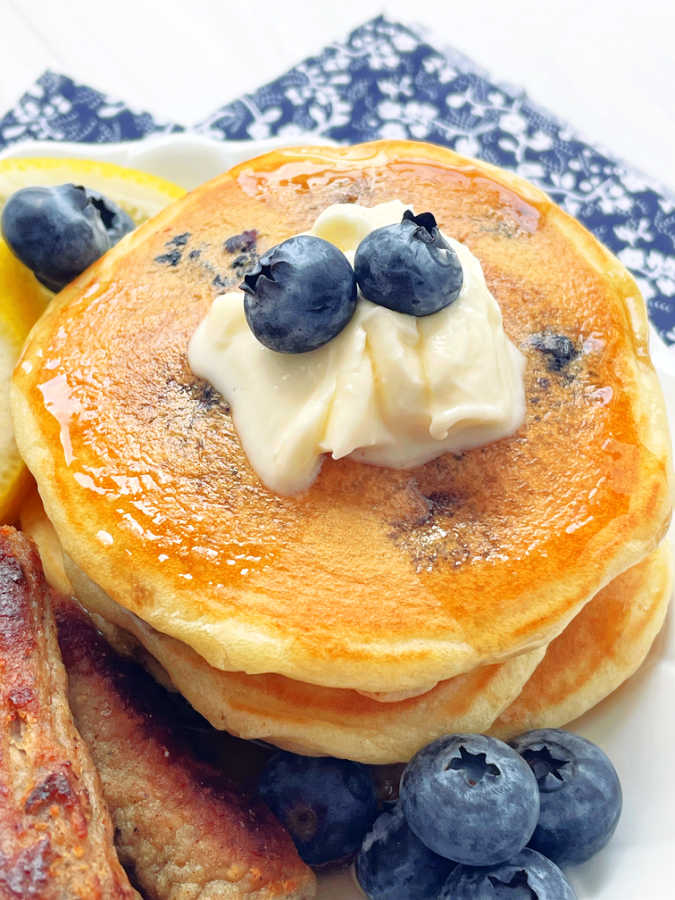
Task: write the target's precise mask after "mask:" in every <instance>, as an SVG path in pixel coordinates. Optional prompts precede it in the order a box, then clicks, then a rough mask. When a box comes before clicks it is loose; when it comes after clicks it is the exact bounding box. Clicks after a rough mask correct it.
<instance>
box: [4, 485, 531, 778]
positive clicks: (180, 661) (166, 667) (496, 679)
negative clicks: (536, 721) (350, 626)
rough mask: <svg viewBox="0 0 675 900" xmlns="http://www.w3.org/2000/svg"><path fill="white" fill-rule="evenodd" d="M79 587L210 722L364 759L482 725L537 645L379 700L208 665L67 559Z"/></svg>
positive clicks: (26, 511)
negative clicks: (427, 687)
mask: <svg viewBox="0 0 675 900" xmlns="http://www.w3.org/2000/svg"><path fill="white" fill-rule="evenodd" d="M21 522H22V526H23V527H24V529H26V531H27V532H28V534H30V536H31V537H32V538H33V540H34V541H35V542H36V544H37V546H38V550H39V552H40V556H41V557H42V560H43V564H44V567H45V572H46V573H47V577H48V578H49V577H50V574H51V575H52V577H54V575H55V577H56V579H57V582H58V583H59V584H61V583H62V582H63V579H66V581H67V584H68V589H67V593H71V592H72V587H71V583H70V581H69V580H68V579H67V577H66V574H65V571H64V569H63V558H62V551H61V547H60V545H59V542H58V538H57V537H56V532H55V531H54V529H53V527H52V525H51V523H50V522H49V519H47V517H46V515H45V513H44V509H43V508H42V505H41V503H40V498H39V497H38V496H37V495H34V496H33V497H31V498H29V500H28V501H27V502H26V503H25V504H24V506H23V508H22V510H21ZM68 569H69V572H70V574H71V575H72V578H73V583H74V585H75V589H76V591H75V592H76V594H77V597H78V599H79V600H80V602H81V603H83V604H84V605H85V606H86V607H87V609H88V611H89V613H90V614H91V615H92V617H93V619H94V621H95V623H96V625H97V627H98V628H99V629H100V630H101V631H102V632H103V634H104V635H105V637H106V638H107V639H108V641H109V642H110V643H111V644H112V645H113V646H114V647H115V648H116V649H117V650H118V652H120V653H123V654H124V655H126V656H132V657H134V658H136V659H137V660H138V661H139V662H140V663H141V664H142V665H143V666H145V667H146V668H147V669H149V671H150V672H151V673H152V674H153V675H154V676H155V678H156V679H157V680H158V681H160V682H161V683H162V684H164V685H166V686H168V687H169V686H170V687H173V689H175V690H178V691H180V692H181V693H182V694H183V696H184V697H185V698H186V699H187V700H189V702H190V703H191V704H192V705H193V706H194V708H195V709H197V710H198V711H199V712H201V713H202V715H204V716H205V717H206V718H207V719H209V721H210V722H211V724H212V725H214V726H215V727H216V728H220V729H226V730H227V731H230V732H231V733H233V734H236V735H238V736H239V737H244V738H250V739H259V740H266V741H269V742H270V743H274V744H277V745H278V746H281V747H285V748H287V749H289V750H296V751H298V752H304V753H309V754H312V753H316V754H321V753H323V754H331V755H333V754H336V753H337V754H338V755H341V756H344V757H349V758H353V759H357V760H359V761H361V762H372V763H386V762H399V761H405V760H408V759H409V758H410V757H411V756H412V755H413V754H414V753H415V752H416V751H417V750H419V749H420V747H423V746H424V745H425V744H427V743H428V742H429V741H431V740H433V739H434V738H436V737H439V736H440V735H442V734H447V733H449V732H453V731H463V732H480V731H485V730H487V729H488V728H489V726H490V725H491V724H492V723H493V722H494V720H495V718H496V717H497V715H498V714H499V713H500V712H501V711H502V710H503V709H505V708H506V707H507V706H508V705H509V703H510V702H511V701H512V700H513V699H514V698H515V697H516V696H517V695H518V693H519V692H520V690H521V689H522V687H523V685H524V684H525V683H526V682H527V680H528V678H530V676H531V675H532V673H533V672H534V670H535V667H536V666H537V665H538V663H539V661H540V660H541V658H542V656H543V654H544V648H543V647H541V648H538V649H536V650H532V651H530V652H529V653H524V654H521V655H520V656H517V657H514V658H513V659H512V660H508V661H507V662H504V663H501V664H495V665H492V666H483V667H481V668H478V669H474V670H473V671H472V672H470V673H468V674H466V675H458V676H456V677H455V678H452V679H450V680H448V681H446V682H441V683H440V684H439V685H437V686H436V687H435V688H434V689H432V690H431V691H429V692H428V693H426V694H425V695H424V696H419V697H414V698H410V699H408V700H405V701H401V702H396V703H382V702H377V701H375V700H373V699H370V698H368V697H364V696H362V695H360V694H359V693H357V692H356V691H350V690H342V689H335V688H324V687H319V686H316V685H311V684H306V683H302V682H297V681H293V680H291V679H289V678H284V677H283V676H281V675H244V674H243V673H241V672H223V671H222V670H220V669H214V668H213V667H212V666H210V665H209V664H208V663H207V662H206V661H205V660H204V659H202V658H201V657H200V656H199V655H198V654H197V653H195V652H194V650H192V649H190V647H188V646H187V645H185V644H183V643H181V642H180V641H177V640H175V639H174V638H170V637H168V636H167V635H165V634H161V633H160V632H158V631H155V629H153V628H150V627H149V626H148V625H147V624H146V623H145V622H143V621H142V620H141V619H139V618H138V616H135V615H133V614H132V613H130V612H129V611H128V610H126V609H124V608H123V607H121V606H119V605H118V604H116V603H113V602H112V601H111V600H110V598H108V597H106V596H105V594H103V592H102V591H101V590H100V588H98V587H97V586H96V585H95V584H94V583H93V582H92V581H91V580H90V579H88V578H87V577H86V575H84V574H83V573H82V572H81V571H79V570H78V569H77V568H75V567H73V565H72V563H70V562H69V565H68Z"/></svg>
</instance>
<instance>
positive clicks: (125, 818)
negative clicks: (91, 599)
mask: <svg viewBox="0 0 675 900" xmlns="http://www.w3.org/2000/svg"><path fill="white" fill-rule="evenodd" d="M56 621H57V626H58V637H59V644H60V646H61V651H62V653H63V659H64V663H65V666H66V671H67V672H68V698H69V700H70V706H71V709H72V710H73V715H74V717H75V721H76V722H77V726H78V729H79V731H80V733H81V735H82V737H83V738H84V739H85V741H86V742H87V744H88V745H89V747H90V748H91V753H92V756H93V758H94V762H95V764H96V767H97V769H98V772H99V775H100V777H101V781H102V783H103V793H104V796H105V799H106V803H107V804H108V808H109V810H110V814H111V817H112V821H113V825H114V827H115V842H116V846H117V851H118V853H119V855H120V859H121V860H122V862H123V863H124V865H125V866H126V867H127V869H128V870H129V871H130V872H132V873H133V877H134V881H135V883H136V884H137V885H138V887H139V888H140V890H141V891H142V892H143V895H144V896H145V897H147V898H150V900H155V898H156V900H163V898H181V897H185V898H192V897H201V898H209V900H273V898H279V900H281V898H285V900H308V898H311V897H314V896H315V893H316V879H315V876H314V874H313V873H312V871H311V870H310V869H309V868H308V867H307V866H306V865H305V864H304V863H303V862H302V861H301V860H300V858H299V856H298V854H297V851H296V849H295V846H294V845H293V842H292V840H291V838H290V836H289V834H288V832H286V831H285V830H284V829H283V828H282V827H281V825H280V824H279V822H278V821H277V820H276V819H275V818H274V816H273V815H272V813H271V812H270V811H269V810H268V809H267V807H265V806H264V805H263V804H262V803H261V802H260V800H258V799H256V798H253V797H251V796H248V795H247V794H245V793H243V792H242V791H241V790H240V789H239V788H238V787H237V786H235V784H234V783H233V782H231V781H230V780H228V778H227V777H226V776H224V775H223V774H222V772H219V771H217V770H216V769H215V768H213V767H212V766H210V765H208V764H207V763H206V762H204V761H202V760H199V759H198V758H197V757H196V756H195V755H194V752H193V751H192V750H191V749H190V747H189V745H188V743H187V740H186V738H185V737H184V736H183V735H181V734H180V732H179V731H178V730H177V729H176V727H175V708H174V707H172V706H171V705H170V704H169V703H168V702H167V697H166V694H165V692H164V691H163V690H162V688H160V687H159V686H158V685H157V684H156V683H155V682H154V681H153V680H152V678H151V677H150V676H149V675H148V674H147V673H146V672H145V671H144V670H143V669H141V668H140V666H138V665H136V664H135V663H133V662H130V661H129V660H123V659H122V658H121V657H120V656H118V655H117V654H116V653H115V652H114V651H113V650H112V649H111V648H110V647H109V646H108V644H107V643H106V641H105V640H104V639H103V638H102V637H101V635H100V634H99V633H98V632H97V631H96V629H95V628H94V626H93V625H92V623H91V621H90V620H89V617H88V616H87V615H86V613H84V612H83V611H82V610H81V609H80V608H79V607H78V606H76V605H75V604H74V603H73V602H72V601H70V600H62V601H61V602H60V603H59V604H58V605H57V607H56Z"/></svg>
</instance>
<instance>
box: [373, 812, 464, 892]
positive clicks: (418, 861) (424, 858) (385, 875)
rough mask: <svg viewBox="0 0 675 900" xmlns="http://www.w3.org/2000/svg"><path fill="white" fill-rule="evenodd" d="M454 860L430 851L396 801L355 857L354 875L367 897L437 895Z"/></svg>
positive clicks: (378, 821) (383, 815)
mask: <svg viewBox="0 0 675 900" xmlns="http://www.w3.org/2000/svg"><path fill="white" fill-rule="evenodd" d="M454 866H455V863H453V862H451V861H450V860H449V859H445V858H444V857H442V856H438V855H437V854H436V853H433V852H432V851H431V850H429V848H428V847H427V846H426V844H423V843H422V841H420V840H419V838H417V837H416V836H415V835H414V834H413V833H412V831H411V830H410V828H409V827H408V824H407V823H406V820H405V817H404V815H403V810H402V809H401V807H400V806H399V805H397V806H394V807H393V808H392V809H391V810H389V811H388V812H384V813H382V815H381V816H379V817H378V818H377V819H376V820H375V823H374V824H373V827H372V829H371V830H370V831H369V832H368V834H367V835H366V837H365V839H364V841H363V844H362V846H361V849H360V851H359V854H358V856H357V857H356V878H357V880H358V882H359V884H360V885H361V887H362V888H363V890H364V892H365V893H366V894H367V895H368V897H370V900H429V898H433V897H437V896H438V893H439V891H440V889H441V888H442V887H443V885H444V884H445V881H446V879H447V877H448V875H449V874H450V872H451V871H452V869H453V868H454Z"/></svg>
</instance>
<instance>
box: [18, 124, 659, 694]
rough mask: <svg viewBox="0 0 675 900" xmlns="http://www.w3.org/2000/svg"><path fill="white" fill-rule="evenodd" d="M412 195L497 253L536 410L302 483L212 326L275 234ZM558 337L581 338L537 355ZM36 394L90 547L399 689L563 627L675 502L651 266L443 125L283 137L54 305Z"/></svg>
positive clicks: (30, 347) (55, 464) (297, 670)
mask: <svg viewBox="0 0 675 900" xmlns="http://www.w3.org/2000/svg"><path fill="white" fill-rule="evenodd" d="M394 197H398V198H400V199H402V200H403V201H404V202H410V203H411V204H412V205H414V207H415V208H416V210H418V211H422V210H427V209H428V210H431V211H433V212H434V214H435V215H436V218H437V220H438V222H439V225H440V227H441V228H442V229H443V231H444V232H445V233H447V234H449V235H452V236H453V237H456V238H457V239H459V240H461V241H463V242H465V243H466V244H467V245H468V246H469V248H470V249H471V250H472V251H473V253H474V254H475V255H476V256H477V257H478V259H479V260H480V261H481V263H482V266H483V270H484V272H485V276H486V280H487V283H488V286H489V287H490V290H491V291H492V292H493V294H494V295H495V297H496V298H497V300H498V301H499V303H500V305H501V308H502V312H503V315H504V323H505V328H506V331H507V334H508V335H509V337H510V338H511V339H512V340H513V341H514V342H515V343H516V345H517V346H518V347H519V348H520V349H521V350H522V351H523V353H525V354H526V357H527V369H526V376H525V378H526V396H527V415H526V421H525V423H524V425H523V426H522V427H521V428H520V430H519V431H518V432H517V433H516V434H515V435H514V436H512V437H510V438H506V439H504V440H501V441H498V442H496V443H493V444H490V445H488V446H486V447H483V448H479V449H476V450H472V451H468V452H465V453H463V454H460V455H446V456H443V457H441V458H439V459H437V460H434V461H432V462H430V463H427V464H426V465H424V466H421V467H419V468H417V469H414V470H403V471H401V470H391V469H385V468H377V467H373V466H367V465H364V464H359V463H356V462H354V461H352V460H350V459H343V460H339V461H334V460H332V459H326V460H325V462H324V465H323V468H322V471H321V473H320V475H319V477H318V478H317V480H316V482H315V483H314V484H313V485H312V487H311V488H310V489H309V490H308V491H307V492H305V493H304V494H302V495H299V496H295V497H281V496H277V495H275V494H273V493H272V492H271V491H269V490H268V489H267V488H265V487H264V485H263V484H262V483H261V482H260V480H259V479H258V477H257V476H256V474H255V472H254V471H253V470H252V469H251V467H250V465H249V464H248V461H247V459H246V456H245V454H244V453H243V451H242V448H241V446H240V443H239V440H238V438H237V435H236V432H235V430H234V427H233V424H232V419H231V417H230V415H229V410H228V409H227V406H226V405H225V404H224V403H223V402H222V400H221V399H220V398H219V396H218V395H217V394H216V393H215V392H214V391H213V389H211V388H210V387H209V386H208V385H207V384H205V383H204V382H202V381H200V380H199V379H197V378H196V377H194V376H193V375H192V373H191V372H190V369H189V367H188V364H187V359H186V352H187V345H188V341H189V338H190V336H191V334H192V332H193V331H194V329H195V327H196V326H197V324H198V322H199V321H200V319H201V318H202V317H203V315H204V314H205V312H206V310H207V308H208V305H209V303H210V302H211V300H212V299H213V297H214V296H216V294H218V293H220V292H222V290H223V288H224V287H226V286H231V285H237V284H239V282H240V281H241V278H242V275H243V272H245V271H246V269H247V268H248V267H249V266H250V265H251V264H252V260H253V259H254V256H255V252H256V250H257V252H261V251H262V250H264V249H265V248H267V247H269V246H271V245H274V244H276V243H278V242H279V241H280V240H282V239H284V238H286V237H288V236H290V235H291V234H295V233H297V232H300V231H304V230H307V229H308V228H309V227H310V226H311V224H312V222H313V221H314V219H315V218H316V216H317V215H318V213H319V212H320V211H321V210H322V209H324V208H325V207H327V206H329V205H330V204H332V203H335V202H348V201H356V202H359V203H361V204H364V205H367V206H370V205H374V204H376V203H380V202H383V201H385V200H388V199H391V198H394ZM542 334H547V335H549V337H550V336H551V335H562V336H565V337H566V338H568V339H569V340H570V341H572V342H573V345H574V349H575V355H574V358H573V359H571V360H569V361H566V360H565V359H563V358H559V357H555V356H554V355H553V354H552V353H550V352H545V351H542V350H541V349H537V345H538V346H539V347H541V346H542V342H541V339H540V338H538V337H537V336H538V335H539V336H541V335H542ZM549 346H550V342H549ZM12 406H13V415H14V424H15V430H16V436H17V443H18V445H19V448H20V450H21V453H22V454H23V456H24V458H25V459H26V461H27V463H28V465H29V467H30V469H31V471H32V472H33V474H34V475H35V477H36V479H37V481H38V486H39V489H40V493H41V495H42V497H43V500H44V503H45V508H46V510H47V513H48V515H49V517H50V519H51V520H52V522H53V523H54V526H55V528H56V530H57V532H58V535H59V538H60V540H61V542H62V544H63V546H64V549H65V551H66V553H67V554H68V555H69V556H70V557H71V558H72V559H73V561H74V562H75V564H76V565H77V566H79V567H80V568H81V569H82V570H83V571H84V572H85V573H87V575H89V577H90V578H92V579H93V580H94V581H95V582H96V583H98V584H99V585H100V586H101V588H102V589H103V590H104V591H105V592H106V593H107V594H108V595H109V596H110V597H111V598H112V599H113V600H114V601H115V602H117V603H119V604H121V605H123V606H126V607H127V608H128V609H130V610H131V611H133V612H134V613H136V614H137V615H139V616H140V617H141V618H143V619H144V620H146V621H147V622H148V623H150V624H151V625H152V626H153V627H155V628H156V629H158V630H159V631H162V632H164V633H166V634H168V635H170V636H172V637H175V638H178V639H179V640H182V641H184V642H185V643H187V644H188V645H190V646H192V647H193V648H194V649H195V650H196V651H197V652H198V653H199V654H201V655H202V656H203V657H204V658H205V659H206V660H207V661H208V662H209V663H210V664H211V665H213V666H215V667H217V668H223V669H229V670H241V671H245V672H249V673H261V672H276V673H279V674H283V675H287V676H289V677H291V678H295V679H297V680H302V681H307V682H310V683H315V684H323V685H326V686H332V687H346V688H356V689H360V690H367V691H395V690H410V689H416V688H419V687H420V686H424V685H430V684H431V683H433V682H435V681H437V680H440V679H445V678H449V677H452V676H454V675H456V674H458V673H461V672H465V671H467V670H469V669H471V668H472V667H473V666H475V665H478V664H483V663H490V662H493V661H497V660H501V659H504V658H506V657H508V656H510V655H512V654H514V653H516V652H520V651H523V650H526V649H528V648H532V647H534V646H537V645H540V644H542V643H545V642H547V641H549V640H551V639H552V638H553V637H554V636H555V635H557V634H558V633H559V632H560V631H561V630H562V629H563V628H564V627H565V625H566V624H567V623H568V622H569V621H570V620H571V619H572V617H573V616H574V615H575V614H576V613H577V612H578V611H579V609H580V608H581V607H582V606H583V605H584V603H585V602H586V601H587V600H588V599H589V598H590V597H591V596H592V595H593V594H594V593H596V592H597V591H598V590H599V589H600V588H601V587H602V586H603V585H604V584H606V583H607V582H608V581H609V580H610V579H611V578H613V577H615V576H616V575H617V574H619V573H620V572H621V571H623V570H625V569H626V568H628V567H629V566H630V565H633V564H634V563H636V562H637V561H639V560H640V559H641V558H642V557H644V556H645V554H646V553H647V552H649V551H650V550H651V549H653V548H654V547H655V546H656V544H657V543H658V541H659V539H660V537H661V536H662V534H663V532H664V530H665V527H666V524H667V521H668V518H669V515H670V508H671V478H670V461H669V439H668V432H667V425H666V419H665V413H664V410H663V402H662V397H661V392H660V388H659V385H658V382H657V380H656V376H655V374H654V371H653V368H652V366H651V363H650V361H649V356H648V352H647V321H646V315H645V309H644V303H643V301H642V299H641V298H640V295H639V292H638V290H637V287H636V285H635V283H634V282H633V280H632V279H631V277H630V276H629V275H628V273H627V272H626V270H625V269H624V268H623V267H622V266H621V265H620V263H619V262H618V261H617V260H616V259H615V258H614V257H612V256H611V255H610V254H609V253H608V252H607V251H606V250H605V249H604V248H603V247H602V246H601V245H600V244H599V243H598V242H597V241H596V240H595V239H594V238H593V237H592V236H591V235H590V234H589V233H588V232H587V231H586V230H585V229H584V228H582V226H581V225H579V224H578V223H577V222H575V221H574V220H573V219H571V218H569V217H568V216H566V215H565V214H564V213H563V212H562V211H561V210H559V209H558V208H557V207H556V206H555V205H554V204H553V203H552V202H551V201H550V200H549V199H548V198H547V197H546V196H545V195H544V194H543V193H541V192H540V191H538V190H536V189H535V188H533V187H531V186H530V185H528V184H527V183H526V182H524V181H522V180H521V179H519V178H516V177H515V176H513V175H511V174H509V173H506V172H503V171H501V170H497V169H495V168H494V167H491V166H488V165H487V164H484V163H480V162H476V161H472V160H467V159H463V158H462V157H459V156H457V155H456V154H454V153H452V152H451V151H449V150H445V149H442V148H439V147H433V146H430V145H424V144H415V143H410V142H395V141H385V142H377V143H374V144H365V145H361V146H357V147H352V148H323V147H322V148H316V147H315V148H301V149H295V150H282V151H277V152H275V153H271V154H268V155H266V156H263V157H259V158H258V159H256V160H253V161H250V162H247V163H244V164H242V165H240V166H238V167H236V168H234V169H232V170H231V171H230V172H228V173H226V174H224V175H222V176H220V177H219V178H217V179H215V180H214V181H212V182H209V183H208V184H206V185H204V186H202V187H201V188H199V189H197V190H196V191H194V192H193V193H192V194H190V195H188V196H187V197H186V198H184V199H183V200H181V201H178V202H177V203H176V204H174V205H172V206H171V207H169V208H168V209H167V210H165V211H164V212H163V213H161V214H160V215H159V216H157V217H156V218H155V219H153V220H151V221H150V222H148V223H146V224H145V225H144V226H143V227H142V228H140V229H139V230H138V231H137V232H135V233H133V234H132V235H130V236H128V237H127V238H126V239H124V240H123V241H122V242H121V243H120V244H119V245H118V246H117V247H116V248H114V249H113V250H112V251H110V252H109V253H108V254H107V255H106V256H105V257H104V258H103V259H101V260H100V261H99V262H98V263H96V264H94V265H93V266H92V267H91V268H90V269H88V270H87V272H85V273H84V274H83V275H82V276H80V278H78V279H77V280H76V281H75V282H73V284H72V285H70V286H69V287H68V288H66V290H65V291H63V292H62V293H61V294H60V295H59V297H58V298H57V299H56V300H55V301H54V302H53V304H52V306H51V307H50V309H49V310H48V312H47V313H46V314H45V316H44V317H43V318H42V319H41V320H40V321H39V322H38V323H37V325H36V326H35V328H34V330H33V332H32V333H31V336H30V338H29V340H28V342H27V345H26V347H25V349H24V353H23V356H22V359H21V360H20V362H19V365H18V366H17V370H16V373H15V380H14V385H13V390H12Z"/></svg>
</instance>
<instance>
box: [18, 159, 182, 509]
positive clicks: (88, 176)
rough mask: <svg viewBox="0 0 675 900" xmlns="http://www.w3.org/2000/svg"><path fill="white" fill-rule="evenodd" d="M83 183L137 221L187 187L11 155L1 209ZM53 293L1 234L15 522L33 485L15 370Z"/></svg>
mask: <svg viewBox="0 0 675 900" xmlns="http://www.w3.org/2000/svg"><path fill="white" fill-rule="evenodd" d="M66 182H72V183H73V184H83V185H85V186H86V187H89V188H92V189H93V190H96V191H100V192H101V193H102V194H105V195H106V196H107V197H110V199H111V200H114V201H115V202H116V203H119V205H120V206H121V207H122V208H123V209H124V210H126V212H128V213H129V215H130V216H131V218H132V219H133V220H134V222H135V223H136V224H137V225H140V223H141V222H144V221H145V220H146V219H149V218H151V217H152V216H154V215H155V214H156V213H158V212H159V211H160V210H161V209H163V208H164V207H165V206H167V205H168V204H169V203H171V202H172V201H173V200H177V199H178V198H179V197H182V196H183V195H184V194H185V191H184V190H183V188H180V187H178V186H177V185H175V184H172V183H171V182H170V181H165V180H164V179H163V178H157V177H155V176H154V175H147V174H146V173H144V172H137V171H136V170H135V169H125V168H123V167H122V166H115V165H111V164H110V163H101V162H94V161H90V160H81V159H37V158H32V159H6V160H3V161H1V162H0V213H1V212H2V207H3V206H4V205H5V203H6V202H7V199H8V198H9V197H10V196H11V195H12V194H13V193H14V192H15V191H18V190H20V189H21V188H24V187H32V186H36V185H40V186H48V185H55V184H64V183H66ZM52 296H53V294H51V293H50V291H48V290H47V289H46V288H44V287H43V286H42V285H41V284H40V283H39V282H38V280H37V279H36V278H35V276H34V275H33V273H32V272H31V271H30V270H29V269H27V268H26V266H24V265H23V264H22V263H20V262H19V260H18V259H16V258H15V257H14V256H13V255H12V253H11V252H10V250H9V247H8V246H7V244H6V243H5V242H4V241H3V240H2V239H1V238H0V523H3V522H13V521H15V519H16V518H17V515H18V511H19V506H20V503H21V500H22V498H23V497H24V495H25V493H26V490H27V488H28V486H29V485H30V480H31V479H30V476H29V474H28V471H27V470H26V468H25V466H24V464H23V462H22V461H21V457H20V456H19V454H18V451H17V449H16V445H15V443H14V436H13V433H12V421H11V418H10V414H9V381H10V377H11V374H12V369H13V368H14V364H15V362H16V360H17V358H18V356H19V353H20V351H21V346H22V345H23V342H24V340H25V339H26V337H27V335H28V332H29V331H30V329H31V327H32V326H33V323H34V322H35V321H36V319H38V318H39V316H40V315H41V314H42V312H43V311H44V309H45V307H46V306H47V304H48V303H49V301H50V299H51V297H52Z"/></svg>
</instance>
